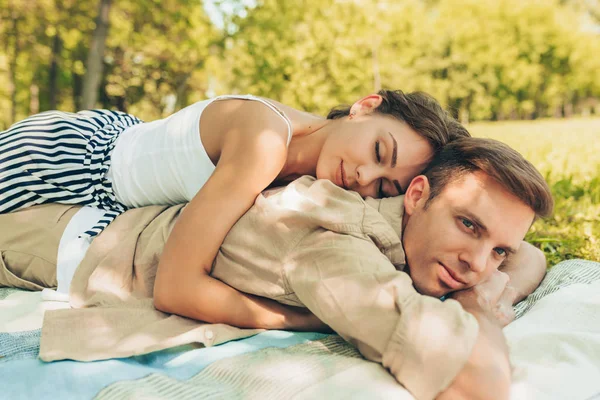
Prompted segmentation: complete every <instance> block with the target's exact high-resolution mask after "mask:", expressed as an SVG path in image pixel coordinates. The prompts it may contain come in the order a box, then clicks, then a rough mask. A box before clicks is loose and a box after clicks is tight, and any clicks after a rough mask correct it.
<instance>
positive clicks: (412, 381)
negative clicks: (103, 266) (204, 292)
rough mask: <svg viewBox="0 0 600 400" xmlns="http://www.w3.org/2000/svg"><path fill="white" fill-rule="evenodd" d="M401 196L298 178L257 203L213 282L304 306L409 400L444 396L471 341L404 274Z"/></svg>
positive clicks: (468, 320) (471, 325)
mask: <svg viewBox="0 0 600 400" xmlns="http://www.w3.org/2000/svg"><path fill="white" fill-rule="evenodd" d="M403 200H404V198H403V196H400V197H396V198H388V199H381V200H375V199H367V200H366V201H365V200H363V199H362V198H361V197H360V195H359V194H357V193H355V192H349V191H346V190H343V189H341V188H339V187H338V186H336V185H334V184H333V183H332V182H330V181H327V180H315V179H314V178H312V177H308V176H305V177H302V178H300V179H298V180H296V181H294V182H292V183H291V184H289V185H288V186H287V187H285V188H284V189H282V190H279V191H277V190H275V191H271V192H265V193H264V194H263V195H260V196H258V198H257V199H256V202H255V204H254V206H253V207H252V208H251V209H250V210H249V211H248V212H247V213H246V214H245V215H244V216H242V218H241V219H240V220H239V221H238V222H237V223H236V224H235V226H234V227H233V228H232V229H231V231H230V232H229V234H228V235H227V237H226V239H225V241H224V243H223V245H222V246H221V249H220V251H219V254H218V256H217V258H216V260H215V263H214V266H213V270H212V272H211V275H212V276H214V277H215V278H218V279H220V280H222V281H224V282H226V283H228V284H229V285H231V286H233V287H235V288H237V289H239V290H241V291H244V292H247V293H252V294H256V295H259V296H264V297H269V298H271V299H275V300H277V301H279V302H281V303H285V304H289V305H294V306H304V307H307V308H308V309H310V311H312V312H313V313H314V314H316V315H317V316H318V317H319V318H320V319H321V320H322V321H324V322H325V323H327V324H328V325H329V326H331V328H332V329H334V330H335V331H336V332H337V333H338V334H340V335H341V336H342V337H344V338H345V339H346V340H347V341H349V342H350V343H352V344H354V345H355V346H356V347H357V348H358V349H359V351H360V352H361V353H362V354H363V355H364V356H365V357H366V358H368V359H370V360H372V361H375V362H379V363H381V364H382V365H383V366H384V367H386V368H387V369H388V370H389V371H390V372H391V373H392V374H393V375H394V376H395V377H396V379H397V380H398V381H399V382H400V383H402V385H404V386H405V387H406V388H407V389H408V390H409V391H410V392H411V393H412V394H413V395H414V396H415V397H416V398H418V399H431V398H433V397H435V396H436V395H437V394H438V393H439V392H440V391H442V390H444V389H445V388H447V387H448V386H449V385H450V383H451V382H452V380H453V379H454V377H455V376H456V375H457V374H458V372H459V371H460V370H461V369H462V368H463V366H464V365H465V363H466V360H467V359H468V357H469V355H470V353H471V350H472V347H473V345H474V343H475V340H476V338H477V334H478V325H477V322H476V320H475V318H474V317H473V316H472V315H471V314H469V313H467V312H466V311H464V310H463V309H462V307H461V306H460V304H459V303H458V302H456V301H454V300H446V301H444V302H442V301H440V300H439V299H437V298H432V297H429V296H423V295H421V294H419V293H417V292H416V290H415V289H414V287H413V285H412V281H411V279H410V276H409V275H408V274H407V273H405V272H403V271H402V270H403V268H404V267H405V262H406V261H405V256H404V250H403V248H402V243H401V227H402V216H403V212H404V206H403Z"/></svg>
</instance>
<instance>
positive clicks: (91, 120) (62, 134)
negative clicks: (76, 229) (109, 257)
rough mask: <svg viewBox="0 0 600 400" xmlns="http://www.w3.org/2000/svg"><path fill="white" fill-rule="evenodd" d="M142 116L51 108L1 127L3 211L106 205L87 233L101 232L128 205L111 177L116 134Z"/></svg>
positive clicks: (0, 202) (0, 210) (0, 205)
mask: <svg viewBox="0 0 600 400" xmlns="http://www.w3.org/2000/svg"><path fill="white" fill-rule="evenodd" d="M141 122H142V121H141V120H139V119H138V118H136V117H134V116H132V115H129V114H126V113H123V112H119V111H109V110H89V111H80V112H78V113H69V112H62V111H48V112H43V113H40V114H36V115H33V116H31V117H28V118H26V119H24V120H22V121H20V122H17V123H15V124H14V125H12V126H11V127H10V128H9V129H8V130H6V131H4V132H1V133H0V213H8V212H11V211H16V210H19V209H22V208H26V207H30V206H33V205H36V204H43V203H63V204H81V205H90V206H94V207H98V208H100V209H102V210H105V211H106V212H105V213H104V216H103V217H102V218H101V219H100V220H99V221H98V223H97V224H96V225H95V226H94V227H93V228H92V229H90V230H88V231H86V232H85V233H84V236H89V237H93V236H96V235H97V234H98V233H100V232H101V231H102V230H103V229H104V228H105V227H106V226H107V225H108V224H109V223H110V222H111V221H112V220H113V219H114V218H115V217H116V216H117V215H119V214H120V213H122V212H123V211H125V210H126V206H125V205H123V204H121V203H120V202H118V201H117V200H116V198H115V195H114V192H113V189H112V183H111V182H110V181H109V180H108V178H107V177H106V173H107V171H108V168H109V166H110V160H111V153H112V150H113V148H114V143H115V140H116V138H117V137H118V136H119V134H120V133H121V132H123V131H124V130H125V129H126V128H128V127H130V126H133V125H136V124H139V123H141Z"/></svg>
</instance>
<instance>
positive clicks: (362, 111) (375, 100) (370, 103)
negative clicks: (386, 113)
mask: <svg viewBox="0 0 600 400" xmlns="http://www.w3.org/2000/svg"><path fill="white" fill-rule="evenodd" d="M382 101H383V97H381V96H380V95H378V94H371V95H368V96H367V97H364V98H362V99H360V100H359V101H357V102H356V103H354V104H353V105H352V107H351V108H350V113H354V114H353V115H366V114H370V113H372V112H373V111H374V110H375V109H376V108H377V107H379V105H380V104H381V102H382Z"/></svg>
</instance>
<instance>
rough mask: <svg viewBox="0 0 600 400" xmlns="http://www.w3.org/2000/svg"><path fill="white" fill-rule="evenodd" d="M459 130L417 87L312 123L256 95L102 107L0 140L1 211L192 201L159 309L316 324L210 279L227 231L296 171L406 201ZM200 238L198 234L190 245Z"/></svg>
mask: <svg viewBox="0 0 600 400" xmlns="http://www.w3.org/2000/svg"><path fill="white" fill-rule="evenodd" d="M460 136H468V132H467V131H466V130H465V129H464V128H462V127H461V126H460V124H458V123H457V122H456V121H454V120H453V119H452V118H451V117H449V116H448V114H447V113H446V112H444V111H443V110H442V108H441V107H440V106H439V104H438V103H437V102H436V101H435V100H433V99H432V98H431V97H429V96H427V95H424V94H422V93H411V94H404V93H402V92H400V91H388V90H382V91H380V92H379V93H378V94H374V95H370V96H367V97H365V98H363V99H361V100H359V101H357V102H356V103H354V104H353V105H352V106H351V107H349V108H345V109H334V110H333V111H332V112H331V113H330V114H329V115H328V118H327V119H325V118H322V117H318V116H315V115H312V114H309V113H306V112H302V111H298V110H295V109H293V108H291V107H288V106H285V105H283V104H280V103H277V102H275V101H272V100H267V99H263V98H258V97H254V96H221V97H217V98H215V99H210V100H206V101H201V102H198V103H195V104H193V105H191V106H189V107H186V108H184V109H182V110H180V111H179V112H177V113H175V114H173V115H171V116H170V117H168V118H165V119H162V120H158V121H154V122H150V123H142V122H141V121H140V120H138V119H137V118H135V117H133V116H130V115H127V114H124V113H118V112H110V111H106V110H95V111H84V112H80V113H77V114H72V113H61V112H48V113H42V114H38V115H35V116H32V117H29V118H28V119H26V120H24V121H21V122H19V123H16V124H15V125H13V126H12V127H11V128H9V129H8V130H7V131H5V132H3V133H2V134H0V154H1V155H0V194H1V199H0V212H10V211H13V210H16V209H19V208H23V207H28V206H31V205H34V204H41V203H47V202H61V203H67V204H86V205H92V206H95V207H98V208H102V209H104V210H106V211H107V212H106V213H105V215H104V218H102V219H101V220H100V221H99V222H98V223H97V224H96V225H95V226H93V227H92V228H91V229H89V230H87V231H86V232H85V235H88V236H89V237H93V236H95V235H96V234H97V233H99V232H100V231H101V230H102V228H103V227H105V226H106V225H107V224H108V223H110V221H111V220H112V219H114V217H115V216H116V215H118V214H119V213H120V212H122V211H124V210H125V209H126V208H129V207H140V206H144V205H151V204H176V203H181V202H186V201H189V205H188V206H187V207H186V208H185V210H184V212H183V214H182V216H181V218H179V220H178V222H177V224H176V225H175V227H174V228H173V231H172V232H171V234H170V236H169V240H168V241H167V243H166V246H165V249H164V251H163V256H162V258H161V260H160V263H159V268H158V272H157V277H156V283H155V292H154V296H155V306H156V307H157V309H159V310H161V311H165V312H170V313H175V314H179V315H183V316H187V317H190V318H194V319H199V320H204V321H207V322H212V323H216V322H220V323H227V324H230V325H234V326H238V327H258V328H268V329H300V330H302V329H307V330H310V329H314V328H316V327H320V323H319V321H317V320H316V319H315V318H314V317H313V316H312V315H311V314H306V313H304V312H301V311H297V310H295V309H293V308H289V307H284V306H282V305H280V304H278V303H275V302H272V301H269V300H266V299H262V298H256V297H253V296H250V295H246V294H243V293H240V292H237V291H236V290H235V289H233V288H231V287H229V286H227V285H225V284H224V283H222V282H220V281H218V280H216V279H213V278H211V277H210V276H209V273H210V271H211V266H212V263H213V260H214V258H215V256H216V254H217V251H218V249H219V247H220V245H221V243H222V241H223V239H224V238H225V236H226V234H227V232H228V231H229V229H230V228H231V227H232V226H233V224H234V223H235V222H236V221H237V220H238V219H239V217H240V216H241V215H242V214H243V213H244V212H245V211H246V210H248V209H249V208H250V206H251V205H252V203H253V202H254V199H255V198H256V196H257V195H258V194H259V193H260V192H261V191H262V190H264V189H265V188H266V187H268V186H273V185H280V184H285V183H286V182H289V181H291V180H293V179H295V178H296V177H299V176H301V175H313V176H316V177H317V178H320V179H329V180H331V181H332V182H334V183H335V184H337V185H339V186H341V187H344V188H346V189H350V190H355V191H356V192H358V193H360V194H361V195H362V196H363V197H366V196H372V197H384V196H395V195H399V194H401V193H403V191H404V189H406V187H407V186H408V183H409V182H410V180H411V179H412V178H413V177H414V176H416V175H417V174H418V173H419V172H420V171H421V170H422V169H423V168H424V167H425V165H426V164H427V162H428V161H429V160H430V159H431V157H432V156H433V154H434V153H435V152H436V151H437V150H438V149H439V148H441V147H442V146H444V145H445V144H446V143H447V142H448V141H450V140H453V139H455V138H456V137H460ZM198 237H202V238H204V240H202V241H201V243H202V244H201V245H200V246H197V243H198V240H197V238H198Z"/></svg>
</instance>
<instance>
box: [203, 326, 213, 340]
mask: <svg viewBox="0 0 600 400" xmlns="http://www.w3.org/2000/svg"><path fill="white" fill-rule="evenodd" d="M204 337H205V338H206V339H208V340H211V339H212V338H213V337H215V334H214V333H213V331H211V330H210V329H206V330H205V331H204Z"/></svg>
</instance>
